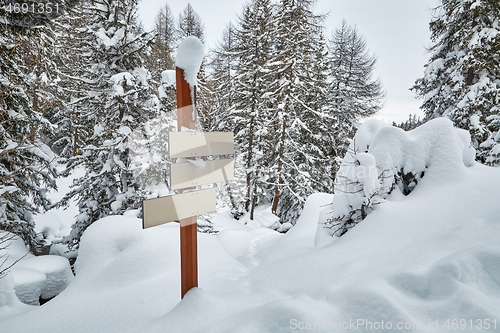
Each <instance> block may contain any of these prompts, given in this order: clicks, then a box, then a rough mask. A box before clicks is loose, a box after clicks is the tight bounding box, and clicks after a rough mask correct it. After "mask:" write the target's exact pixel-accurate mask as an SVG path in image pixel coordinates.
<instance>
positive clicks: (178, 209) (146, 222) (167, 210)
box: [142, 188, 215, 229]
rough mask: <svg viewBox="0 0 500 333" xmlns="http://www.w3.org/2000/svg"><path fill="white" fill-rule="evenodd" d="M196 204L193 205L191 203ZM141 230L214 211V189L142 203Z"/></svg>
mask: <svg viewBox="0 0 500 333" xmlns="http://www.w3.org/2000/svg"><path fill="white" fill-rule="evenodd" d="M194 202H195V203H196V204H195V205H193V203H194ZM142 205H143V212H144V216H143V219H142V227H143V229H147V228H151V227H156V226H158V225H161V224H164V223H167V222H172V221H178V220H181V219H185V218H187V217H191V216H196V215H200V214H205V213H208V212H211V211H214V210H215V189H213V188H210V189H206V190H201V191H194V192H187V193H182V194H176V195H170V196H166V197H161V198H156V199H150V200H145V201H143V202H142Z"/></svg>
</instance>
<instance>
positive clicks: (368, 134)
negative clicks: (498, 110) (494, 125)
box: [320, 118, 475, 236]
mask: <svg viewBox="0 0 500 333" xmlns="http://www.w3.org/2000/svg"><path fill="white" fill-rule="evenodd" d="M474 159H475V149H474V148H472V147H471V138H470V134H469V133H468V132H467V131H465V130H461V129H456V128H454V127H453V124H452V122H451V121H450V120H448V119H445V118H440V119H435V120H432V121H429V122H428V123H426V124H424V125H422V126H420V127H418V128H416V129H414V130H412V131H410V132H405V131H404V130H402V129H401V128H397V127H393V126H390V125H387V124H385V123H383V122H380V121H378V120H369V121H367V122H365V123H364V124H363V125H361V127H360V128H359V130H358V132H357V133H356V135H355V137H354V140H353V141H352V143H351V145H350V147H349V151H348V152H347V154H346V156H345V157H344V160H343V161H342V164H341V166H340V169H339V171H338V173H337V177H336V182H335V188H334V193H335V196H334V198H333V201H332V204H331V205H330V207H328V208H327V211H326V212H325V214H322V216H323V217H322V219H321V220H320V229H327V230H328V233H329V234H330V235H336V236H342V235H343V234H345V233H346V232H347V231H348V230H349V229H351V228H352V227H354V226H355V225H356V224H357V223H359V222H361V221H362V220H363V219H364V218H365V217H366V216H367V215H368V214H369V212H370V211H371V210H373V209H374V206H375V205H377V204H380V203H382V202H384V201H385V199H387V197H388V196H389V195H390V194H391V193H392V192H393V191H395V190H396V191H400V192H401V193H402V194H404V195H408V194H410V193H411V192H412V191H413V190H414V189H415V187H416V186H417V184H418V183H419V182H420V181H421V180H423V179H424V177H425V179H427V180H428V181H432V182H441V181H449V180H453V179H457V177H460V175H461V174H462V172H463V169H464V168H465V167H469V166H472V165H473V164H474Z"/></svg>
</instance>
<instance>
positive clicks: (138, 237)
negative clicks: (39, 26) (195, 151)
mask: <svg viewBox="0 0 500 333" xmlns="http://www.w3.org/2000/svg"><path fill="white" fill-rule="evenodd" d="M398 135H399V134H398ZM372 146H373V147H375V148H376V145H372ZM457 147H458V146H457ZM460 147H461V148H460V149H455V150H456V154H458V155H460V156H461V154H462V150H463V149H464V147H465V146H464V147H462V146H460ZM375 148H374V149H375ZM445 148H446V147H445ZM443 149H444V148H443ZM443 151H444V152H447V151H448V150H446V149H444V150H443ZM449 152H451V150H449ZM374 156H377V155H376V154H375V155H374ZM441 158H442V154H441V155H436V156H434V157H433V160H430V164H429V165H430V167H429V169H428V170H429V172H426V176H424V177H423V178H422V179H421V180H420V181H419V183H418V186H416V187H415V189H414V190H413V192H411V193H410V194H409V195H408V196H403V195H402V194H400V193H399V194H397V193H398V192H397V191H395V192H394V194H391V195H390V196H389V197H387V201H386V202H384V203H383V204H381V205H379V206H377V208H376V209H375V211H373V212H372V213H371V214H369V215H368V217H367V218H366V219H365V220H363V221H362V222H361V223H359V224H358V225H357V226H355V227H354V228H353V229H351V230H350V231H349V232H347V234H345V235H344V236H343V237H341V238H337V237H331V238H329V239H326V241H325V239H322V241H321V242H320V243H319V244H320V245H315V241H316V235H317V233H318V230H319V229H318V228H323V227H324V225H322V224H318V221H322V220H324V214H325V207H327V206H328V204H329V203H331V202H332V195H328V194H315V195H312V196H311V197H309V199H308V201H307V203H306V206H305V208H304V211H303V214H302V216H301V217H300V219H299V221H298V222H297V224H296V225H295V226H294V227H293V228H292V229H291V230H290V231H289V232H288V233H286V234H284V235H283V234H279V233H277V232H275V231H272V230H270V229H267V228H250V227H248V226H243V225H242V224H241V223H238V222H237V221H233V220H231V219H229V218H228V217H227V216H226V215H221V216H218V217H216V218H215V219H214V221H215V224H216V229H217V230H220V232H219V234H218V235H208V234H200V235H199V238H198V239H199V273H200V278H199V286H200V288H198V289H195V290H191V291H190V292H189V293H188V294H187V295H186V297H185V298H184V299H183V300H182V301H181V300H180V285H179V275H180V272H179V226H178V224H176V223H170V224H167V225H163V226H159V227H156V228H153V229H148V230H142V229H141V221H140V220H139V219H136V218H134V217H127V216H114V217H107V218H104V219H102V220H100V221H97V222H96V223H94V224H93V225H91V226H90V227H89V229H88V230H87V231H86V232H85V234H84V236H83V238H82V243H81V246H80V250H79V257H78V260H77V262H76V267H75V268H76V273H77V275H76V277H75V279H74V281H73V282H72V283H71V284H70V285H69V286H68V287H67V288H66V289H65V290H64V291H63V292H62V293H61V294H60V295H58V296H57V297H56V298H54V299H53V300H51V301H50V302H48V303H47V304H45V305H43V306H41V307H33V306H27V305H23V304H20V303H19V302H16V300H15V299H13V295H12V292H10V291H9V290H11V289H12V280H11V277H10V276H8V277H7V278H6V279H3V280H0V291H1V293H0V332H10V333H17V332H19V333H21V332H30V331H39V332H56V333H57V332H68V331H71V332H82V333H84V332H85V333H87V332H214V333H215V332H288V331H290V330H301V329H304V330H305V329H309V331H321V330H334V331H339V332H347V331H351V332H352V331H354V332H383V331H387V330H388V329H392V330H394V331H397V332H454V331H459V332H500V242H499V239H498V238H499V235H500V206H499V205H498V198H499V197H500V168H488V167H485V166H482V165H479V164H473V165H472V166H470V167H468V168H467V167H465V166H464V165H463V163H464V162H465V160H464V161H462V159H461V158H459V159H455V160H456V164H457V165H458V164H462V167H460V172H455V171H456V170H457V169H456V167H457V165H451V164H450V172H449V173H447V171H446V170H447V169H446V165H445V164H443V163H441V164H436V159H441ZM452 160H453V159H451V160H450V161H452ZM441 162H442V161H441ZM450 163H454V162H450ZM436 165H438V166H441V167H442V168H441V169H440V173H439V174H440V175H442V176H443V177H437V178H436V177H429V175H432V170H431V169H432V168H434V167H436ZM435 175H436V174H434V176H435ZM444 176H446V177H444ZM54 213H55V214H57V212H54ZM62 214H65V212H63V213H62ZM262 214H264V211H263V212H262ZM264 215H265V214H264ZM454 320H455V321H454ZM486 327H488V329H486Z"/></svg>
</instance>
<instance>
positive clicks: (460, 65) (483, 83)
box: [412, 0, 500, 165]
mask: <svg viewBox="0 0 500 333" xmlns="http://www.w3.org/2000/svg"><path fill="white" fill-rule="evenodd" d="M499 17H500V1H499V0H485V1H479V0H477V1H476V0H442V1H441V3H440V5H439V6H438V7H437V8H436V15H435V17H434V18H433V19H432V21H431V22H430V26H429V27H430V30H431V40H432V42H433V46H432V47H431V48H430V53H431V56H430V59H429V62H428V63H427V65H426V66H425V67H426V68H425V73H424V76H423V77H422V78H420V79H418V80H417V81H416V83H415V85H414V86H413V87H412V90H414V91H415V92H416V93H417V95H418V97H420V98H421V99H422V100H423V102H422V106H421V108H422V109H423V111H424V113H425V120H428V119H432V118H436V117H448V118H450V119H451V120H452V121H453V122H454V124H455V126H457V127H459V128H462V129H465V130H468V131H469V132H470V133H471V136H472V145H473V146H474V148H475V149H476V150H477V151H478V155H477V158H478V160H479V161H480V162H482V163H486V164H490V165H498V164H499V163H500V131H499V130H500V109H499V105H500V26H499Z"/></svg>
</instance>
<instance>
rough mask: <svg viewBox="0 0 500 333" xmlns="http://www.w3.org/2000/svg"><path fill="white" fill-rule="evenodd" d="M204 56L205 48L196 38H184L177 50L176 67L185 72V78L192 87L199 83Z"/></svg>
mask: <svg viewBox="0 0 500 333" xmlns="http://www.w3.org/2000/svg"><path fill="white" fill-rule="evenodd" d="M204 56H205V46H204V45H203V44H202V42H201V41H200V40H199V39H198V38H196V37H194V36H189V37H186V38H184V39H183V40H182V42H181V43H180V44H179V47H178V48H177V55H176V57H175V65H176V66H177V67H179V68H181V69H183V70H184V78H185V79H186V81H187V83H189V85H190V86H195V85H197V83H198V80H197V78H196V75H197V74H198V71H199V70H200V67H201V62H202V61H203V57H204Z"/></svg>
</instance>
